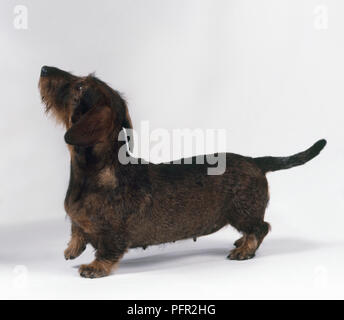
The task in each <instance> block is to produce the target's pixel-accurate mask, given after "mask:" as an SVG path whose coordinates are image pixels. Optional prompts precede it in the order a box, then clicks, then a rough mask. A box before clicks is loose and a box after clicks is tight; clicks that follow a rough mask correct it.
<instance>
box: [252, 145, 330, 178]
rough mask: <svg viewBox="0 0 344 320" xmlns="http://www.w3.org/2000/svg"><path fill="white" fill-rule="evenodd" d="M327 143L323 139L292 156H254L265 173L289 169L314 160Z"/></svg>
mask: <svg viewBox="0 0 344 320" xmlns="http://www.w3.org/2000/svg"><path fill="white" fill-rule="evenodd" d="M325 145H326V140H325V139H322V140H319V141H318V142H316V143H315V144H314V145H312V146H311V147H310V148H309V149H307V150H306V151H303V152H300V153H297V154H294V155H293V156H290V157H260V158H254V159H253V161H254V162H255V163H256V164H257V166H258V167H259V168H261V169H262V170H263V171H264V173H266V172H270V171H277V170H283V169H289V168H292V167H296V166H301V165H303V164H305V163H306V162H308V161H309V160H312V159H313V158H314V157H316V156H317V155H318V154H319V153H320V151H321V150H322V149H323V148H324V147H325Z"/></svg>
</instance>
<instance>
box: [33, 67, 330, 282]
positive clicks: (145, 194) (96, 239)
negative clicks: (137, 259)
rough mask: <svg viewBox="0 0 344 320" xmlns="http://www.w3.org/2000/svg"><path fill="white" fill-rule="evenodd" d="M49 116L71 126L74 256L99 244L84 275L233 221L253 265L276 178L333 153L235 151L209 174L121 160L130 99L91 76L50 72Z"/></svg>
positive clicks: (45, 89) (239, 252)
mask: <svg viewBox="0 0 344 320" xmlns="http://www.w3.org/2000/svg"><path fill="white" fill-rule="evenodd" d="M39 88H40V92H41V96H42V100H43V102H44V103H45V105H46V108H47V111H50V112H52V113H53V114H54V115H55V117H56V118H57V119H58V121H60V122H61V123H62V124H64V126H65V127H66V129H67V132H66V135H65V140H66V142H67V143H68V146H69V150H70V154H71V172H70V183H69V187H68V191H67V195H66V199H65V209H66V211H67V213H68V215H69V217H70V219H71V221H72V238H71V241H70V243H69V246H68V248H67V249H66V251H65V257H66V259H74V258H76V257H77V256H79V255H80V254H81V253H82V251H83V250H84V249H85V247H86V244H88V243H90V244H92V246H93V247H94V248H95V249H96V254H95V256H96V259H95V260H94V261H93V262H92V263H91V264H88V265H83V266H81V267H80V270H79V272H80V275H81V276H83V277H88V278H94V277H102V276H106V275H108V274H109V273H110V272H111V270H112V269H113V267H114V266H116V265H117V263H118V262H119V260H120V258H121V257H122V256H123V254H124V253H125V252H126V251H127V250H128V249H129V248H136V247H142V248H146V247H147V246H150V245H155V244H160V243H166V242H174V241H176V240H181V239H188V238H193V239H196V238H197V237H199V236H203V235H207V234H210V233H213V232H215V231H217V230H219V229H221V228H222V227H224V226H225V225H227V224H231V225H232V226H233V227H235V228H236V229H237V230H238V231H239V232H241V233H243V237H242V238H240V239H239V240H238V241H236V242H235V245H236V247H237V248H236V249H234V250H232V251H231V252H230V254H229V256H228V257H229V259H237V260H243V259H249V258H252V257H253V256H254V254H255V252H256V250H257V248H258V247H259V245H260V244H261V242H262V241H263V239H264V237H265V236H266V234H267V233H268V231H269V225H268V223H266V222H265V221H264V212H265V209H266V206H267V204H268V200H269V196H268V183H267V180H266V177H265V173H266V172H267V171H273V170H280V169H284V168H289V167H292V166H295V165H300V164H303V163H305V162H306V161H308V160H310V159H311V158H313V157H315V156H316V155H317V154H318V153H319V152H320V150H321V149H322V148H323V147H324V145H325V141H324V140H321V141H319V142H318V143H317V144H315V145H314V146H313V147H311V148H310V149H308V150H307V151H305V152H303V153H300V154H298V155H295V156H292V157H286V158H272V157H264V158H256V159H254V158H250V157H244V156H241V155H237V154H232V153H227V154H226V165H227V167H226V171H225V172H224V174H222V175H207V164H204V165H201V164H196V162H195V158H194V159H193V160H194V161H193V162H192V163H193V164H181V165H175V164H159V165H156V164H151V163H150V164H127V165H123V164H121V163H120V162H119V160H118V151H119V148H121V146H122V145H123V143H124V142H121V141H118V135H119V133H120V131H121V130H122V129H123V128H132V124H131V120H130V117H129V113H128V108H127V106H126V104H125V101H124V100H123V99H122V98H121V96H120V95H119V94H118V93H117V92H116V91H114V90H113V89H111V88H110V87H109V86H107V85H106V84H105V83H104V82H102V81H100V80H99V79H97V78H95V77H94V76H92V75H90V76H87V77H76V76H74V75H72V74H70V73H67V72H64V71H62V70H59V69H57V68H52V67H43V68H42V74H41V78H40V82H39Z"/></svg>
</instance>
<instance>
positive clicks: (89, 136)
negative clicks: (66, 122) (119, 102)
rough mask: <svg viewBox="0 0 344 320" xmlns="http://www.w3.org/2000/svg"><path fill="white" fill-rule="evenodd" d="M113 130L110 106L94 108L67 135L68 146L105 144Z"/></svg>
mask: <svg viewBox="0 0 344 320" xmlns="http://www.w3.org/2000/svg"><path fill="white" fill-rule="evenodd" d="M112 129H113V116H112V110H111V108H110V107H108V106H101V107H93V108H92V109H91V110H90V111H88V112H87V113H85V114H84V115H83V116H82V117H81V119H80V120H79V121H78V122H77V123H75V124H74V125H73V126H72V127H71V128H70V129H69V130H68V131H67V132H66V134H65V137H64V138H65V141H66V143H68V144H71V145H74V146H79V147H87V146H92V145H94V144H97V143H100V142H104V141H105V140H106V138H107V137H108V135H109V134H110V132H111V130H112Z"/></svg>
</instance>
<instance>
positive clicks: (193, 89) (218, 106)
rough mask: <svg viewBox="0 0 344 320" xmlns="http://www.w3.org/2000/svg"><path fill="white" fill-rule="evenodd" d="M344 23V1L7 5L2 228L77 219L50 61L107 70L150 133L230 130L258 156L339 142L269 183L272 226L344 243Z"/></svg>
mask: <svg viewBox="0 0 344 320" xmlns="http://www.w3.org/2000/svg"><path fill="white" fill-rule="evenodd" d="M18 5H20V7H19V9H18V8H16V6H18ZM23 7H24V11H25V10H26V13H27V16H26V18H27V20H26V21H24V22H23V20H18V12H19V13H20V12H22V11H20V10H22V9H23ZM18 10H19V11H18ZM343 17H344V2H343V1H341V0H321V1H318V0H259V1H256V0H215V1H214V0H187V1H185V0H145V1H140V0H116V1H113V0H112V1H110V0H108V1H107V0H102V1H88V0H87V1H85V0H74V1H67V0H60V1H45V0H35V1H28V0H21V1H20V2H17V1H14V0H11V1H10V0H2V1H1V4H0V88H1V90H0V104H1V116H0V133H1V135H0V145H1V157H0V181H1V183H0V226H1V229H8V228H11V227H13V226H17V228H19V226H21V225H23V224H25V223H36V222H38V221H48V220H49V221H55V220H56V221H62V220H64V217H65V213H64V209H63V200H64V195H65V192H66V188H67V184H68V177H69V155H68V152H67V148H66V146H65V143H64V140H63V134H64V131H63V129H62V128H61V127H59V126H57V125H56V124H55V122H54V121H53V120H52V119H49V118H47V117H46V115H45V114H44V108H43V106H42V104H41V102H40V97H39V93H38V88H37V83H38V77H39V72H40V68H41V66H42V65H52V66H56V67H59V68H62V69H65V70H68V71H72V72H74V73H75V74H77V75H86V74H88V73H91V72H96V75H97V76H98V77H100V78H101V79H102V80H104V81H106V82H107V83H109V84H110V85H111V86H112V87H113V88H114V89H117V90H119V91H120V92H122V93H123V94H124V97H125V98H126V100H127V101H128V105H129V112H130V114H131V117H132V120H133V124H134V127H135V128H136V129H137V130H138V131H139V133H140V123H141V121H149V125H150V127H151V129H152V130H153V129H156V128H164V129H167V130H173V129H175V128H191V129H195V128H201V129H203V130H206V129H225V130H226V137H227V140H226V150H227V151H228V152H235V153H240V154H244V155H251V156H263V155H278V156H282V155H291V154H293V153H296V152H299V151H302V150H304V149H306V148H308V147H309V146H311V145H312V144H313V143H314V142H315V141H316V140H318V139H320V138H326V139H327V140H328V145H327V146H326V148H325V149H324V151H323V152H322V153H321V154H320V156H319V157H318V158H316V159H315V160H313V161H312V162H310V163H308V164H307V165H306V166H303V167H299V168H295V169H291V170H288V171H284V172H278V173H273V174H270V175H269V176H268V179H269V182H270V193H271V202H270V206H269V209H268V212H267V221H269V222H271V223H272V228H273V230H274V225H275V226H276V227H275V228H276V229H277V230H276V232H278V230H280V232H282V231H283V228H285V227H286V226H288V227H290V229H291V230H293V231H294V232H295V234H297V235H298V236H307V237H310V238H314V239H316V240H317V241H321V239H331V241H332V240H333V239H334V240H336V239H339V240H338V241H341V239H343V238H344V236H343V235H342V234H341V233H342V225H343V223H344V197H343V192H344V190H343V189H344V188H343V183H344V182H343V181H344V161H343V160H344V143H343V141H344V130H343V116H344V111H343V108H344V94H343V92H344V91H343V85H344V77H343V74H344V58H343V57H344V37H343V30H344V19H343ZM18 23H19V24H18ZM23 26H24V27H23ZM222 151H223V150H222ZM171 160H172V159H171ZM67 228H68V227H67V225H66V232H67V231H68V230H67ZM233 234H234V232H233ZM36 236H37V235H36ZM291 236H292V235H291ZM267 239H268V238H267ZM63 241H65V242H66V241H67V238H65V239H63ZM1 245H2V244H1ZM1 245H0V246H1ZM0 251H1V248H0ZM59 254H60V253H59ZM0 256H1V252H0ZM19 262H20V261H18V263H19ZM0 263H1V261H0Z"/></svg>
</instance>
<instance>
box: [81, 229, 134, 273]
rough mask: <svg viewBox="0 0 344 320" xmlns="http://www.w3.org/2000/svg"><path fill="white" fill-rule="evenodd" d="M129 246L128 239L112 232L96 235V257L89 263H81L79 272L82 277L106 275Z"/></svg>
mask: <svg viewBox="0 0 344 320" xmlns="http://www.w3.org/2000/svg"><path fill="white" fill-rule="evenodd" d="M128 247H129V243H128V241H126V240H125V239H124V238H123V237H122V236H119V235H118V234H116V233H114V232H103V233H102V234H101V235H99V236H98V241H97V252H96V258H95V260H93V262H91V263H90V264H83V265H81V266H80V268H79V273H80V275H81V276H82V277H84V278H100V277H105V276H108V275H109V274H110V273H111V271H113V270H114V269H115V267H116V266H117V264H118V262H119V260H120V259H121V258H122V256H123V255H124V253H125V252H126V251H127V249H128Z"/></svg>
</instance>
